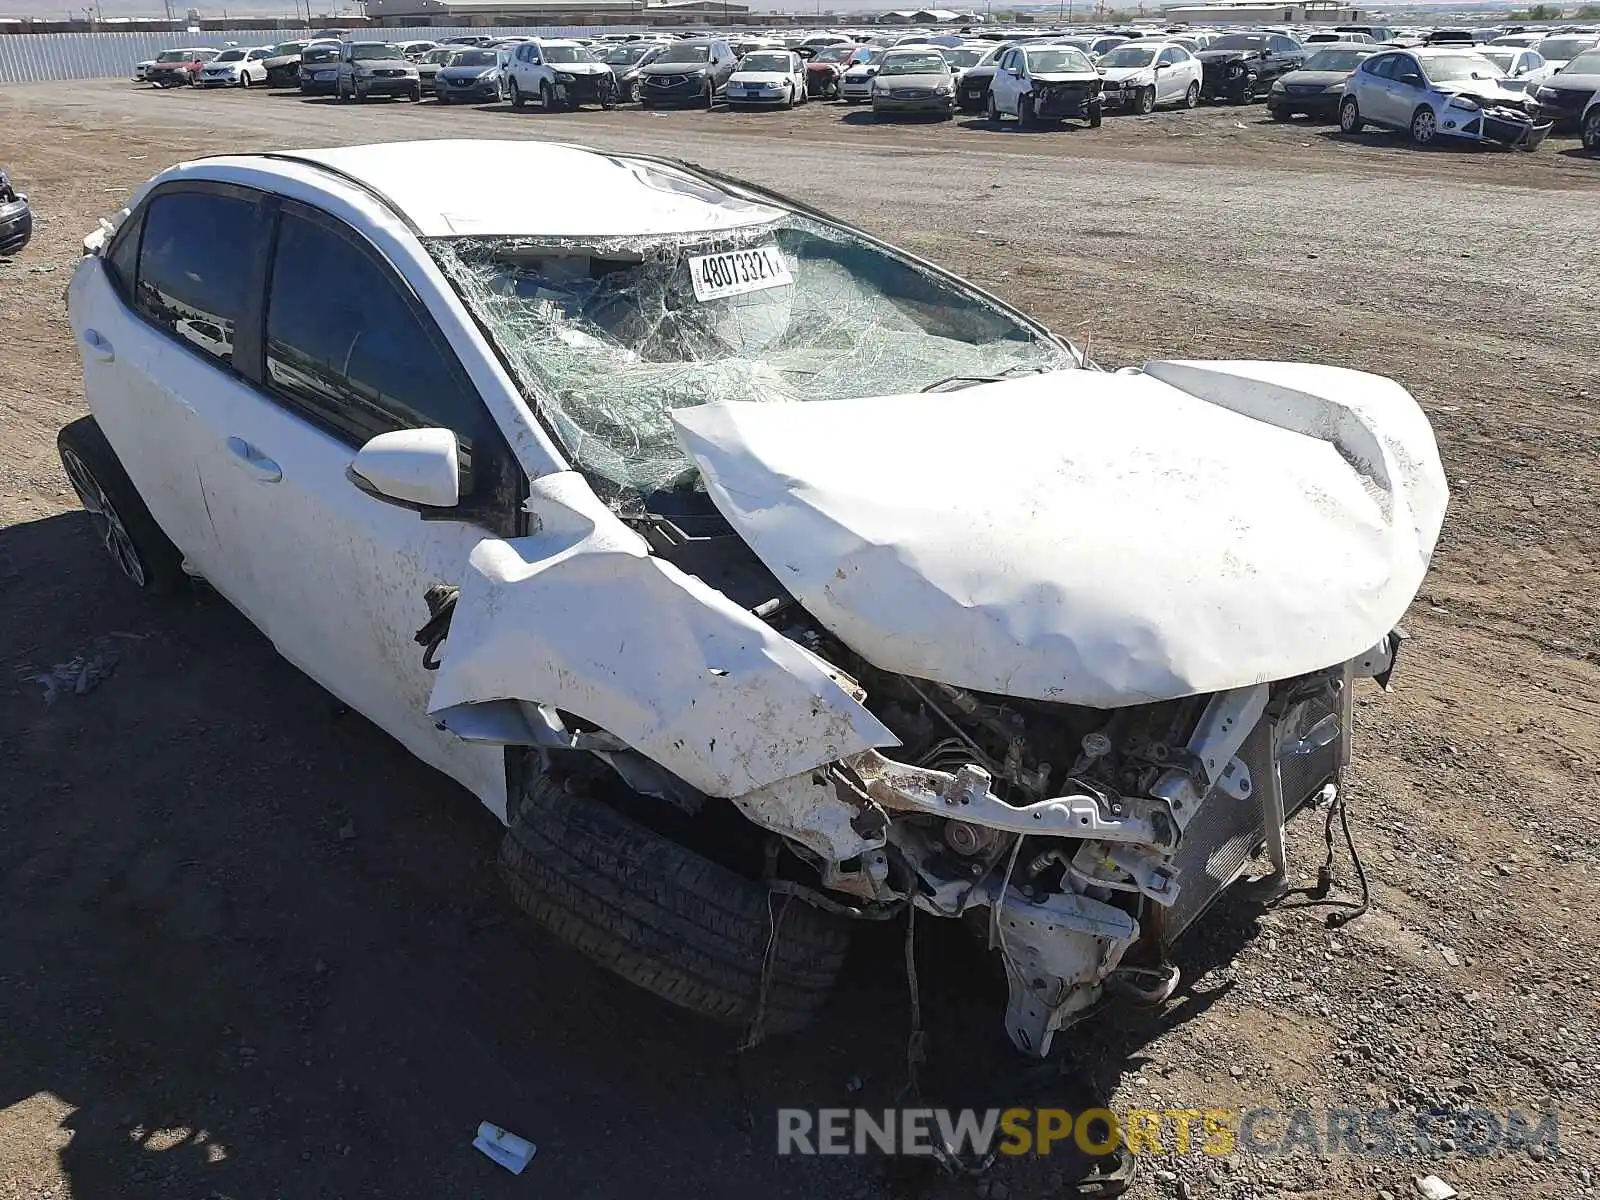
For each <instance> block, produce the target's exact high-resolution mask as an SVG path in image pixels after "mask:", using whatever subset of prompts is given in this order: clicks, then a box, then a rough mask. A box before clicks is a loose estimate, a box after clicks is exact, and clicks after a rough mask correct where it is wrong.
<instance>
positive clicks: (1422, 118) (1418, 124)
mask: <svg viewBox="0 0 1600 1200" xmlns="http://www.w3.org/2000/svg"><path fill="white" fill-rule="evenodd" d="M1438 132H1439V125H1438V122H1437V121H1436V120H1435V119H1434V116H1433V110H1432V109H1431V108H1419V109H1417V112H1416V115H1415V116H1414V117H1412V118H1411V140H1412V141H1414V142H1415V143H1416V144H1417V145H1419V146H1426V145H1429V144H1431V143H1432V141H1433V139H1434V135H1435V134H1437V133H1438Z"/></svg>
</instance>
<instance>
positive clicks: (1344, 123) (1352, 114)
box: [1339, 96, 1367, 137]
mask: <svg viewBox="0 0 1600 1200" xmlns="http://www.w3.org/2000/svg"><path fill="white" fill-rule="evenodd" d="M1366 124H1367V123H1366V122H1365V121H1363V120H1362V119H1361V109H1360V108H1359V107H1358V106H1357V105H1356V98H1355V97H1354V96H1346V97H1345V98H1344V99H1343V100H1341V101H1340V102H1339V132H1340V133H1342V134H1344V135H1345V136H1346V137H1354V136H1355V135H1356V134H1358V133H1360V132H1361V130H1362V129H1363V128H1365V127H1366Z"/></svg>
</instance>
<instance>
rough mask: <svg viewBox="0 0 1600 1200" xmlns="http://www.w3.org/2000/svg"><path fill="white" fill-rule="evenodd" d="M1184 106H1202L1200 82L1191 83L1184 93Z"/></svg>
mask: <svg viewBox="0 0 1600 1200" xmlns="http://www.w3.org/2000/svg"><path fill="white" fill-rule="evenodd" d="M1183 106H1184V107H1185V108H1199V107H1200V85H1199V84H1198V83H1191V84H1190V85H1189V90H1188V91H1187V92H1185V93H1184V94H1183Z"/></svg>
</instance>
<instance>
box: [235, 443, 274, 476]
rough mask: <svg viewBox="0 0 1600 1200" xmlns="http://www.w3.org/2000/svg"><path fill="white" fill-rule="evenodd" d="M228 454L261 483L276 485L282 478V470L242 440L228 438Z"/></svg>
mask: <svg viewBox="0 0 1600 1200" xmlns="http://www.w3.org/2000/svg"><path fill="white" fill-rule="evenodd" d="M228 453H229V454H232V455H233V456H234V457H235V458H237V459H238V460H239V461H240V462H242V463H243V464H244V465H245V466H246V467H247V468H249V470H250V473H251V474H253V475H255V476H256V478H258V479H260V480H261V482H262V483H277V482H278V481H279V480H280V479H282V478H283V468H282V467H280V466H279V465H278V464H277V463H276V462H274V461H273V460H272V459H270V458H268V457H267V456H266V455H265V454H263V453H261V451H259V450H257V449H256V448H255V447H254V446H252V445H251V444H250V443H249V442H247V441H245V440H244V439H243V438H236V437H231V438H229V439H228Z"/></svg>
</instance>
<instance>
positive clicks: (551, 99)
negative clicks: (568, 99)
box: [539, 81, 556, 112]
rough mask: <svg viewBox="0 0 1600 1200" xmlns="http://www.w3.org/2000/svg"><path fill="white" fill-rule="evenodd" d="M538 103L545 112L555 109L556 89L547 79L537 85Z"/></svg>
mask: <svg viewBox="0 0 1600 1200" xmlns="http://www.w3.org/2000/svg"><path fill="white" fill-rule="evenodd" d="M539 105H540V107H542V108H543V109H544V110H545V112H555V110H556V89H555V88H554V87H552V86H551V85H550V83H549V82H548V81H546V82H545V83H541V84H540V85H539Z"/></svg>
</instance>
